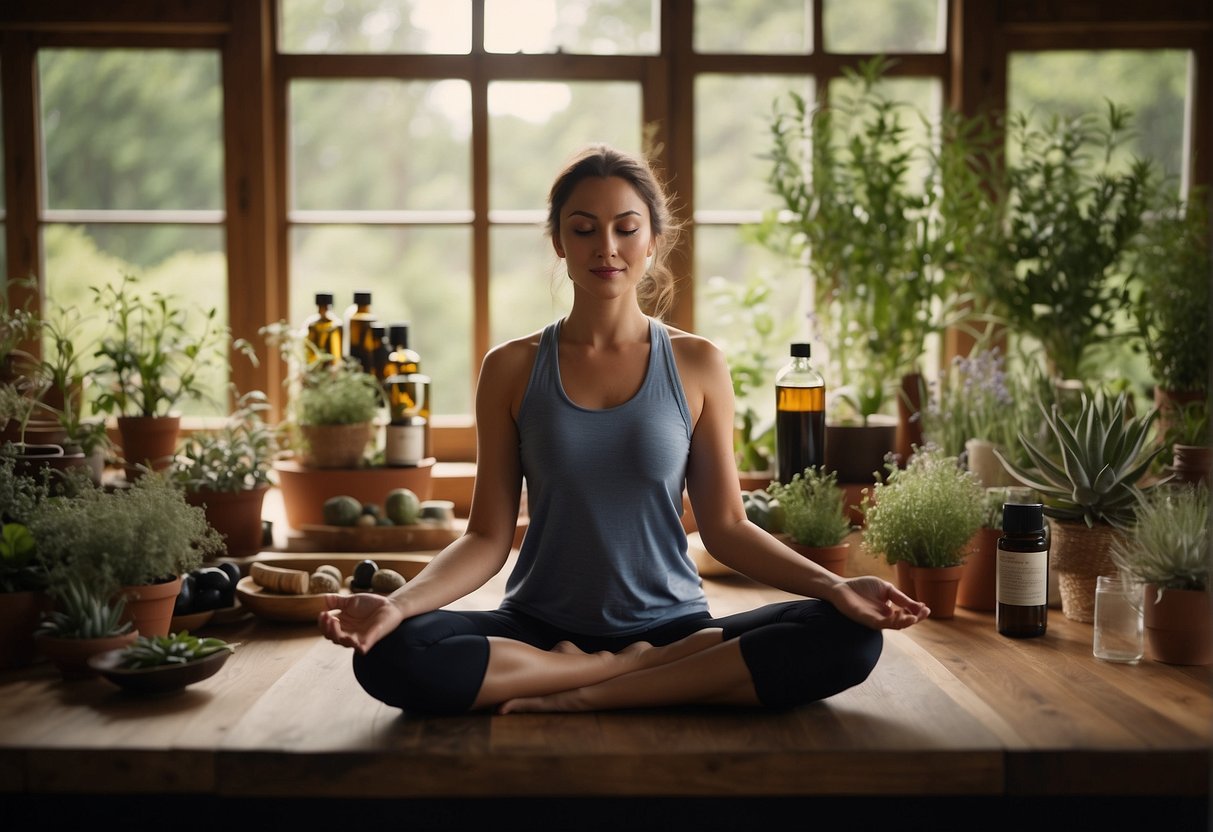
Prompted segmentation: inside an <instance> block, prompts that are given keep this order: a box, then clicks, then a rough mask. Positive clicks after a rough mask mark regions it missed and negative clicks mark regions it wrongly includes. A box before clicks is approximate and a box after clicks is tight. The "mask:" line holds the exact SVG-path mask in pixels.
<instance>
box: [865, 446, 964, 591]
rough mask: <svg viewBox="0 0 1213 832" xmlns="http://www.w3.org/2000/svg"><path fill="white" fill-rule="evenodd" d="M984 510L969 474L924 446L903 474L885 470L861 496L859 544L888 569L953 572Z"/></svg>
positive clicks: (953, 460) (953, 459)
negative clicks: (949, 569) (901, 566)
mask: <svg viewBox="0 0 1213 832" xmlns="http://www.w3.org/2000/svg"><path fill="white" fill-rule="evenodd" d="M984 506H985V489H984V488H982V486H981V484H980V483H979V482H978V480H977V478H976V477H975V476H974V475H973V473H972V472H971V471H967V470H965V469H963V468H962V467H960V461H959V459H958V458H957V457H955V456H949V455H947V454H945V453H944V452H942V451H941V450H939V449H938V448H936V447H934V446H932V445H930V444H928V445H925V446H923V447H919V448H915V449H914V453H913V454H912V455H911V456H910V459H909V461H908V462H907V463H906V466H905V468H899V467H898V466H897V465H896V463H890V464H889V465H887V466H886V474H885V476H884V478H883V479H882V480H878V481H877V482H876V483H875V484H873V485H872V486H871V487H870V488H865V489H864V490H863V496H862V499H861V502H860V509H861V511H862V512H863V515H864V524H863V543H864V546H865V548H867V550H868V551H869V552H872V553H874V554H883V555H884V557H885V559H886V560H887V561H888V563H889V564H890V565H892V564H896V563H899V562H905V563H908V564H909V565H911V566H927V567H943V566H956V565H958V564H960V563H963V562H964V558H965V554H966V551H967V549H966V547H967V545H968V542H969V540H970V539H971V538H972V537H973V535H974V534H976V532H977V530H978V529H979V528H981V524H982V517H983V510H984Z"/></svg>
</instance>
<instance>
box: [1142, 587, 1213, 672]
mask: <svg viewBox="0 0 1213 832" xmlns="http://www.w3.org/2000/svg"><path fill="white" fill-rule="evenodd" d="M1210 598H1213V596H1211V595H1210V594H1209V593H1208V592H1207V591H1204V590H1197V589H1167V590H1164V591H1163V592H1162V596H1161V598H1160V597H1159V592H1158V587H1157V586H1155V585H1154V584H1146V592H1145V616H1144V618H1145V630H1146V658H1149V659H1152V660H1154V661H1156V662H1163V663H1165V664H1183V665H1206V664H1213V605H1211V604H1210Z"/></svg>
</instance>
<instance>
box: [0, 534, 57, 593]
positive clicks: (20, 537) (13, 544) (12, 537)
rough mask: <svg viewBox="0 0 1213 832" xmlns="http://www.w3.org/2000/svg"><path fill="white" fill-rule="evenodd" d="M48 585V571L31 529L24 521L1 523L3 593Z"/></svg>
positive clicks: (32, 589) (0, 562)
mask: <svg viewBox="0 0 1213 832" xmlns="http://www.w3.org/2000/svg"><path fill="white" fill-rule="evenodd" d="M45 588H46V574H45V572H44V571H43V569H42V564H41V563H40V562H39V560H38V559H37V548H36V546H35V544H34V536H33V535H32V534H30V531H29V528H28V527H26V526H25V525H24V524H23V523H4V524H3V525H2V526H0V592H30V591H34V590H40V589H45Z"/></svg>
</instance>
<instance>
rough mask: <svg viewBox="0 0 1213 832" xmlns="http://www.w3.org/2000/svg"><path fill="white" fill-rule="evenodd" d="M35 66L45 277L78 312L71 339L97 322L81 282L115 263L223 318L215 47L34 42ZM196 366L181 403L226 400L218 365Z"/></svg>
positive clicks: (115, 276)
mask: <svg viewBox="0 0 1213 832" xmlns="http://www.w3.org/2000/svg"><path fill="white" fill-rule="evenodd" d="M37 71H38V89H39V92H40V98H39V101H38V105H39V116H40V122H41V125H40V126H41V130H40V135H41V138H42V153H41V158H42V159H43V169H42V178H43V182H44V194H45V197H44V205H43V206H42V210H41V212H40V219H41V236H42V248H43V252H44V260H45V263H44V267H45V278H46V287H47V292H48V295H49V296H50V297H51V298H52V299H53V300H54V301H55V304H56V305H57V306H59V307H61V308H72V307H74V308H76V309H77V310H79V311H81V312H82V313H84V316H85V317H84V320H83V323H84V327H83V331H82V332H81V333H80V341H79V342H78V344H77V349H78V351H80V352H82V353H83V352H84V350H85V349H86V348H87V345H88V344H89V343H90V339H91V338H95V337H96V336H97V335H98V334H99V333H100V331H101V327H102V325H103V324H104V318H103V317H102V315H103V311H102V310H97V309H95V308H93V307H92V300H93V299H92V295H91V293H90V290H89V287H90V286H96V285H100V284H103V283H114V282H118V281H120V280H121V278H122V276H123V275H124V274H132V275H135V276H136V277H137V278H138V279H139V281H140V285H141V286H142V287H143V289H144V290H145V291H149V292H150V291H158V292H160V293H162V294H165V295H172V296H175V297H178V298H180V299H181V302H182V303H184V304H186V305H187V306H189V307H194V308H196V309H197V310H198V314H197V315H193V316H192V317H193V318H194V319H195V320H197V321H198V322H199V324H200V325H201V322H202V317H203V314H204V310H208V309H210V308H211V307H215V308H217V309H218V311H219V315H218V320H219V322H220V323H225V322H226V320H227V268H226V259H225V253H224V249H225V243H224V228H223V223H224V204H223V203H224V197H223V183H222V167H223V145H222V99H223V90H222V86H221V84H220V66H219V55H218V53H217V52H215V51H211V50H184V51H177V50H167V49H43V50H40V51H39V53H38V64H37ZM208 370H209V372H210V373H211V375H210V377H209V378H208V379H207V382H206V388H207V390H208V400H207V401H203V402H189V403H182V409H183V412H185V413H187V414H206V415H214V414H218V413H224V412H226V408H227V397H226V385H227V382H228V378H227V373H226V368H221V367H214V366H210V367H208Z"/></svg>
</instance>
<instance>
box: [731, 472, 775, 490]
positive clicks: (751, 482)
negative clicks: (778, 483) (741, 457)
mask: <svg viewBox="0 0 1213 832" xmlns="http://www.w3.org/2000/svg"><path fill="white" fill-rule="evenodd" d="M737 479H738V484H739V485H740V486H741V490H742V491H760V490H763V489H765V488H766V487H767V486H769V485H770V484H771V483H772V482H773V481H774V480H775V474H774V472H771V471H742V472H740V473H738V475H737Z"/></svg>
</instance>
